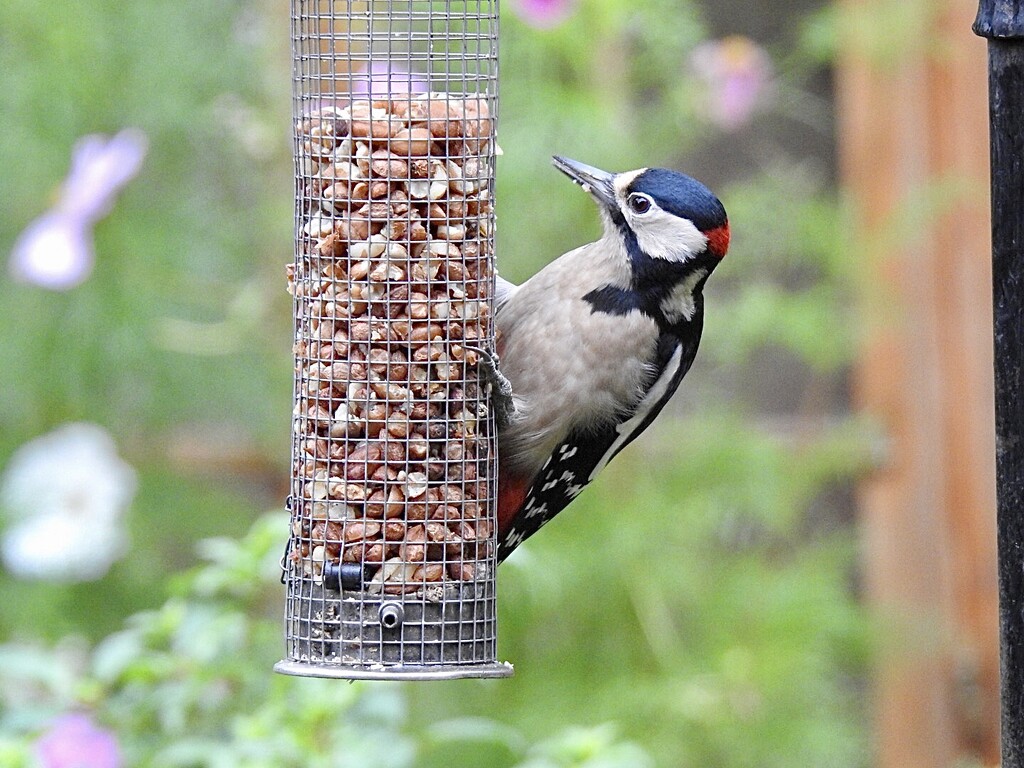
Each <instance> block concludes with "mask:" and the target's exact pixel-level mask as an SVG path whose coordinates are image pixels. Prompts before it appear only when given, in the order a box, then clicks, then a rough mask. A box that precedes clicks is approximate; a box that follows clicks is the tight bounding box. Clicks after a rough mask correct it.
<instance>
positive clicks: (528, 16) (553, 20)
mask: <svg viewBox="0 0 1024 768" xmlns="http://www.w3.org/2000/svg"><path fill="white" fill-rule="evenodd" d="M577 2H578V0H514V2H513V4H512V10H513V11H515V13H516V15H517V16H518V17H519V18H520V19H522V20H523V21H525V22H526V23H527V24H529V25H530V26H531V27H536V28H537V29H551V28H552V27H557V26H558V25H559V24H561V23H562V22H564V21H566V20H567V19H568V18H569V17H570V16H572V15H573V13H575V12H576V4H577Z"/></svg>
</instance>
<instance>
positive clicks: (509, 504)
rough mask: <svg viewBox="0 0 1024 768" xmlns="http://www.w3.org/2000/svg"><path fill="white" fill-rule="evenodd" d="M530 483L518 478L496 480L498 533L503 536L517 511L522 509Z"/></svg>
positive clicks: (503, 477)
mask: <svg viewBox="0 0 1024 768" xmlns="http://www.w3.org/2000/svg"><path fill="white" fill-rule="evenodd" d="M529 490H530V481H529V480H525V479H522V478H518V477H512V478H506V477H505V476H504V475H502V476H501V477H500V478H499V480H498V533H499V534H500V535H501V534H504V533H505V532H506V531H507V530H508V529H509V527H510V526H511V525H512V521H513V520H514V519H515V517H516V515H517V514H519V510H520V509H522V508H523V503H524V502H525V501H526V494H527V493H528V492H529Z"/></svg>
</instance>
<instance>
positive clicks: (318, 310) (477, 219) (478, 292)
mask: <svg viewBox="0 0 1024 768" xmlns="http://www.w3.org/2000/svg"><path fill="white" fill-rule="evenodd" d="M296 137H297V141H298V142H299V157H298V168H299V180H300V181H299V184H300V189H299V192H300V197H299V200H300V210H299V216H300V228H301V230H300V233H299V237H298V242H299V248H298V253H299V256H298V258H297V259H296V262H295V263H294V264H291V265H289V266H288V270H287V272H288V286H289V291H290V292H291V293H292V295H293V296H294V297H295V308H296V335H295V338H296V342H295V348H294V351H295V364H296V390H295V413H294V424H293V440H294V452H293V456H294V466H293V480H292V485H293V487H292V503H293V513H292V514H293V516H292V536H293V541H294V546H293V548H292V553H291V558H292V560H293V561H294V565H295V566H296V567H298V568H300V569H301V572H302V573H303V574H305V575H306V576H309V577H311V578H313V579H314V581H316V582H318V583H322V581H323V573H324V568H325V565H326V564H328V563H339V562H341V563H356V564H361V565H362V566H363V573H364V574H365V587H366V589H367V590H368V591H369V592H371V593H376V594H379V593H381V592H383V593H385V594H403V593H413V592H417V591H420V590H423V591H424V593H426V592H428V591H429V590H427V588H428V587H432V588H435V589H434V590H433V591H434V592H436V587H438V586H441V585H443V584H444V583H450V582H455V581H472V580H475V579H479V578H482V577H483V576H484V568H483V563H484V561H485V560H486V558H487V557H488V555H489V552H490V546H491V545H490V539H491V535H492V525H491V523H490V521H489V519H488V517H487V515H488V514H489V510H488V508H489V504H488V498H489V496H490V493H491V487H490V485H489V481H488V473H487V464H488V462H489V461H490V452H489V449H488V443H489V437H490V436H489V421H488V417H487V404H486V400H485V399H484V395H483V392H482V387H481V386H480V384H479V382H478V371H477V367H478V365H477V364H478V361H479V350H480V349H481V348H483V347H486V346H489V343H488V341H487V339H488V335H489V333H490V325H491V319H492V318H491V305H490V301H489V298H490V290H491V284H492V283H491V281H492V279H493V277H492V274H493V270H492V245H491V243H492V238H491V228H492V227H493V217H492V202H491V178H492V168H491V165H490V163H491V160H490V158H491V120H490V117H489V112H488V109H487V105H486V103H485V102H484V101H483V100H481V99H477V98H473V97H470V98H466V99H461V98H454V97H448V96H446V95H445V94H429V95H422V96H412V97H405V98H404V99H400V98H392V99H389V100H382V101H378V100H374V101H370V100H367V99H363V100H353V101H351V102H349V103H346V104H345V105H343V106H338V105H332V106H321V107H320V108H319V109H317V110H315V111H313V112H311V113H310V114H309V115H308V116H307V117H305V118H304V119H302V120H301V121H300V122H299V123H298V124H297V125H296Z"/></svg>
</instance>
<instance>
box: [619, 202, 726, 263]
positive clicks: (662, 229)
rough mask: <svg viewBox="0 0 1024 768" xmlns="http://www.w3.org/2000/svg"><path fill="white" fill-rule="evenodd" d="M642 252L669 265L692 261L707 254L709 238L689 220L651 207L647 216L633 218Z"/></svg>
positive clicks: (655, 206) (634, 228) (632, 221)
mask: <svg viewBox="0 0 1024 768" xmlns="http://www.w3.org/2000/svg"><path fill="white" fill-rule="evenodd" d="M630 219H631V224H632V227H633V232H634V233H635V234H636V239H637V242H638V243H639V244H640V248H641V250H643V252H644V253H646V254H647V255H648V256H651V257H653V258H655V259H665V260H666V261H689V260H690V259H692V258H693V257H694V256H696V255H697V254H698V253H700V252H701V251H703V250H704V248H705V247H706V246H707V244H708V238H707V236H705V234H704V233H703V232H701V231H700V230H699V229H697V227H696V226H694V224H693V222H692V221H690V220H689V219H683V218H680V217H679V216H673V215H672V214H671V213H666V212H665V211H663V210H661V209H660V208H658V206H657V205H654V206H652V207H651V210H650V212H649V213H647V214H646V215H643V216H637V215H632V216H631V217H630Z"/></svg>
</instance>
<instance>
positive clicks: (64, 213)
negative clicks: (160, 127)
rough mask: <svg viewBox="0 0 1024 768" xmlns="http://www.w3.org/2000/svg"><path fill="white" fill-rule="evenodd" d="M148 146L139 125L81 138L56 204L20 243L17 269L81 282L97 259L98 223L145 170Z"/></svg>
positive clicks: (57, 284)
mask: <svg viewBox="0 0 1024 768" xmlns="http://www.w3.org/2000/svg"><path fill="white" fill-rule="evenodd" d="M146 147H147V141H146V136H145V134H144V133H142V132H141V131H138V130H133V129H128V130H124V131H121V132H120V133H118V134H117V135H116V136H114V137H113V138H111V139H107V138H106V137H104V136H98V135H94V136H86V137H84V138H82V139H80V140H79V141H78V143H77V144H76V145H75V148H74V150H73V153H72V157H71V169H70V170H69V171H68V176H67V178H66V179H65V180H64V183H63V184H62V185H61V188H60V196H59V198H58V200H57V202H56V204H55V205H54V206H53V208H51V209H50V210H49V211H47V212H46V213H44V214H43V215H42V216H40V217H39V218H38V219H36V220H35V221H33V222H32V223H31V224H29V225H28V226H27V227H26V228H25V230H24V231H23V232H22V233H21V236H20V237H19V238H18V240H17V241H16V242H15V243H14V249H13V250H12V251H11V260H10V270H11V274H12V275H13V276H14V277H15V278H16V279H18V280H22V281H23V282H26V283H33V284H35V285H38V286H40V287H42V288H49V289H50V290H55V291H66V290H69V289H70V288H74V287H75V286H77V285H79V284H81V283H82V282H83V281H84V280H85V279H86V278H87V277H88V276H89V274H90V273H91V272H92V266H93V261H94V259H95V256H94V248H93V236H92V227H93V225H94V224H95V223H96V222H97V221H99V220H100V219H102V218H103V217H104V216H106V215H107V214H108V213H109V212H110V209H111V207H112V206H113V204H114V199H115V198H116V196H117V192H118V191H119V190H120V189H121V188H122V187H123V186H124V185H125V184H127V183H128V182H129V181H130V180H131V179H132V178H133V177H134V176H135V175H136V174H137V173H138V172H139V169H140V168H141V167H142V161H143V159H144V158H145V156H146Z"/></svg>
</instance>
